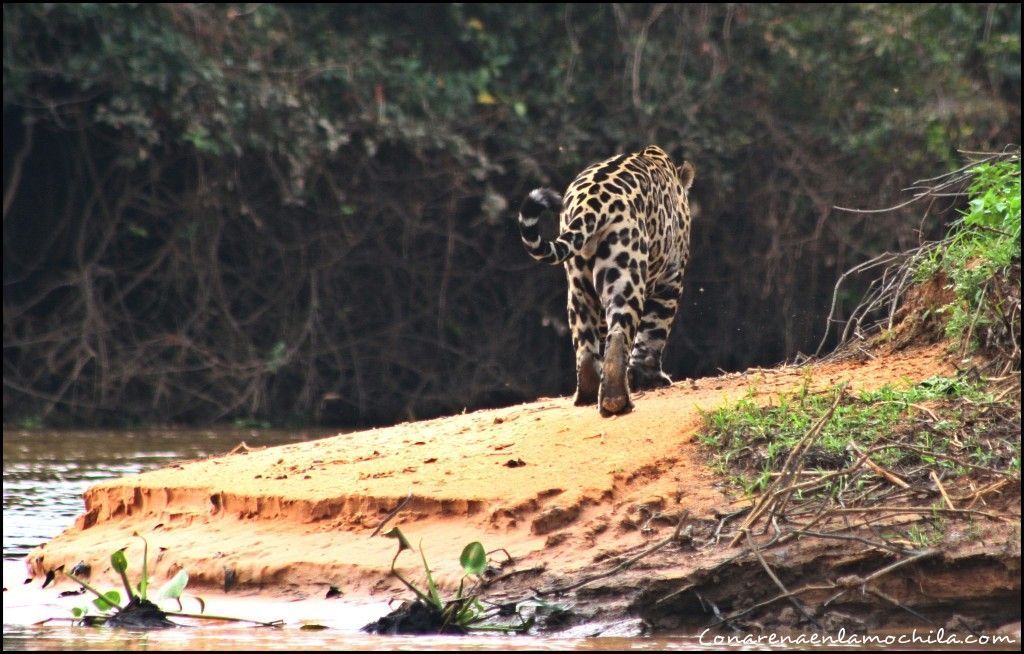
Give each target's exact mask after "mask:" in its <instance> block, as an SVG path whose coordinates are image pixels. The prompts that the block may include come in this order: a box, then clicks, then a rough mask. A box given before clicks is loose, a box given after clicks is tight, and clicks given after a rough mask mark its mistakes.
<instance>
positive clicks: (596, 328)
mask: <svg viewBox="0 0 1024 654" xmlns="http://www.w3.org/2000/svg"><path fill="white" fill-rule="evenodd" d="M566 272H567V274H568V277H569V327H570V328H571V329H572V344H573V349H575V351H576V397H575V398H574V403H575V404H576V406H583V405H586V404H595V403H596V402H597V395H598V391H599V389H600V387H601V340H600V337H601V335H602V331H603V330H602V327H603V325H602V324H601V319H600V315H601V314H600V309H601V305H600V302H599V301H598V298H597V292H596V291H595V290H594V286H593V284H592V283H591V282H590V270H589V268H588V267H587V265H586V262H585V261H582V260H581V261H572V262H567V263H566Z"/></svg>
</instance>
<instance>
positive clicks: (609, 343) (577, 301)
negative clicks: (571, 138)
mask: <svg viewBox="0 0 1024 654" xmlns="http://www.w3.org/2000/svg"><path fill="white" fill-rule="evenodd" d="M694 172H695V171H694V167H693V165H692V164H690V163H687V162H684V163H683V164H682V165H680V166H676V165H675V164H673V163H672V160H671V159H670V158H669V156H668V155H667V154H665V151H664V150H662V149H661V148H659V147H657V146H653V145H652V146H648V147H646V148H644V149H643V150H642V151H640V152H635V153H632V154H623V155H618V156H615V157H611V158H610V159H606V160H605V161H601V162H598V163H595V164H593V165H591V166H590V167H588V168H587V169H586V170H584V171H583V172H582V173H580V174H579V175H578V176H577V177H576V179H575V180H573V182H572V183H571V184H570V185H569V188H568V189H566V192H565V200H564V201H563V200H562V198H561V197H560V196H559V195H558V193H557V192H555V191H554V190H552V189H546V188H542V189H535V190H533V191H531V192H530V194H529V195H528V196H527V197H526V199H525V200H524V201H523V205H522V208H521V210H520V213H519V231H520V235H521V237H522V241H523V244H524V245H525V246H526V249H527V251H528V252H529V253H530V255H531V256H532V257H533V258H534V259H537V260H538V261H543V262H545V263H551V264H556V263H564V264H565V271H566V275H567V277H568V280H569V325H570V327H571V329H572V340H573V347H574V348H575V349H576V379H577V386H576V404H578V405H581V404H593V403H594V402H598V404H599V408H600V410H601V413H602V414H604V415H609V414H616V413H623V412H625V411H628V410H629V409H630V408H632V406H633V404H632V402H631V401H630V398H629V392H630V389H631V388H632V389H645V388H654V387H657V386H667V385H669V384H671V383H672V380H671V379H670V378H669V377H668V375H666V374H665V373H664V372H662V369H661V357H662V353H663V351H664V349H665V342H666V341H667V339H668V334H669V331H670V329H671V328H672V321H673V319H674V318H675V314H676V306H677V304H678V302H679V296H680V295H681V293H682V290H683V271H684V270H685V269H686V263H687V261H688V259H689V255H690V206H689V200H688V191H689V188H690V185H691V184H692V183H693V177H694ZM545 211H554V212H558V213H559V215H560V227H561V234H559V235H558V237H557V238H555V239H553V240H551V241H547V240H544V239H543V238H542V237H541V235H540V230H539V228H538V225H537V222H538V219H539V218H540V216H541V214H542V213H544V212H545ZM627 357H628V358H627Z"/></svg>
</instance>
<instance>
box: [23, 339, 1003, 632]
mask: <svg viewBox="0 0 1024 654" xmlns="http://www.w3.org/2000/svg"><path fill="white" fill-rule="evenodd" d="M943 353H944V351H943V348H942V346H941V345H937V346H931V347H928V348H919V349H912V350H907V351H904V352H898V353H894V354H891V355H889V356H886V357H885V358H884V359H883V358H878V359H870V358H866V360H864V361H845V362H833V363H822V364H818V365H816V366H809V367H806V368H780V369H773V370H752V371H747V372H746V373H743V374H733V375H725V376H722V377H716V378H708V379H701V380H694V381H682V382H678V383H676V384H675V385H674V386H672V387H671V388H667V389H662V390H659V391H654V392H649V393H646V394H641V395H639V396H638V397H637V398H636V409H635V410H634V411H633V412H632V413H631V414H628V415H625V416H620V417H616V418H610V419H602V418H601V417H600V416H599V415H598V413H597V410H596V409H594V408H593V407H574V406H573V405H572V402H571V399H570V398H558V399H548V400H542V401H539V402H535V403H532V404H527V405H521V406H517V407H509V408H505V409H497V410H491V411H480V412H476V413H472V414H466V415H459V416H452V417H449V418H443V419H437V420H431V421H425V422H418V423H408V424H402V425H397V426H395V427H390V428H386V429H377V430H370V431H364V432H358V433H351V434H345V435H341V436H336V437H333V438H327V439H322V440H319V441H311V442H307V443H301V444H293V445H287V446H281V447H274V448H267V449H262V450H245V449H241V450H240V451H238V452H235V453H232V454H228V455H225V456H220V457H215V458H210V459H206V460H201V461H195V462H191V463H184V464H178V465H174V466H170V467H168V468H165V469H161V470H157V471H154V472H150V473H146V474H142V475H137V476H132V477H125V478H122V479H118V480H115V481H111V482H106V483H103V484H99V485H97V486H95V487H93V488H91V489H90V490H89V491H88V492H87V493H86V496H85V511H84V513H83V514H82V515H81V516H80V517H79V518H78V520H77V523H76V525H75V526H74V527H73V528H71V529H69V530H67V531H66V532H65V533H63V534H61V535H60V536H59V537H57V538H55V539H54V540H52V541H51V542H49V543H47V544H46V545H45V546H43V547H40V548H39V549H37V550H35V551H33V552H32V553H31V554H30V556H29V558H28V561H29V566H30V573H31V574H32V575H33V576H35V577H36V578H39V577H41V576H42V575H43V574H44V573H45V571H46V570H49V569H53V568H55V567H57V566H59V565H62V564H64V565H68V566H71V565H74V564H75V563H77V562H79V561H85V562H87V563H89V564H91V566H92V569H93V570H94V571H95V572H94V580H96V581H98V582H104V581H105V582H107V583H114V582H115V579H113V578H112V577H107V578H105V579H104V578H103V574H104V571H105V570H106V569H107V567H108V566H107V563H106V562H107V560H108V558H109V555H110V553H111V552H112V551H114V550H116V549H119V548H122V547H128V553H129V556H130V558H133V560H138V559H139V558H140V556H139V553H138V550H140V545H139V542H138V539H135V538H133V537H132V534H133V533H135V532H138V533H140V534H143V535H145V537H146V538H147V539H148V541H149V544H150V548H151V549H150V551H151V562H155V573H154V577H155V578H156V579H157V580H163V579H164V578H168V577H170V576H172V575H173V574H174V573H175V572H176V571H177V570H178V569H180V568H182V567H184V568H185V569H187V570H188V571H189V573H190V576H191V580H192V581H191V584H190V587H192V588H197V589H201V588H203V587H206V588H210V589H219V590H225V591H228V592H232V593H262V594H268V595H273V596H278V597H280V596H287V597H295V598H305V597H309V598H314V597H316V598H322V597H324V596H325V594H326V592H327V591H328V590H329V589H330V588H331V587H335V588H337V589H338V590H340V591H341V593H342V594H343V595H344V596H346V597H348V598H352V599H355V598H362V599H366V600H367V601H380V600H386V599H388V598H390V597H406V596H407V594H408V592H407V591H406V589H404V588H403V587H402V586H401V585H400V584H399V583H398V582H397V581H396V580H395V579H394V578H392V577H390V576H389V575H388V570H389V566H390V563H391V559H392V557H393V555H394V552H395V549H394V541H391V540H388V539H384V538H381V537H379V536H377V537H371V534H372V533H373V532H374V530H375V529H376V528H377V527H378V526H379V524H380V522H381V520H382V519H383V518H384V517H385V516H386V515H387V514H388V513H389V512H391V511H392V510H393V509H394V508H395V507H396V506H397V505H399V503H400V502H402V501H403V500H405V499H406V498H407V497H408V498H409V499H408V502H407V503H406V504H405V505H404V506H403V508H402V509H401V511H399V512H398V513H397V514H396V515H395V516H394V517H393V518H392V520H391V522H390V523H389V524H390V525H398V526H400V527H401V528H402V530H403V531H404V532H405V533H406V535H408V536H409V538H410V539H411V540H412V542H413V543H414V544H415V545H419V544H420V543H422V547H423V550H424V553H425V555H426V557H427V559H428V560H429V561H430V564H431V568H432V569H433V570H434V573H435V577H436V578H437V580H438V581H439V583H440V585H441V586H442V588H446V589H448V590H452V589H453V588H454V587H455V586H456V585H457V583H458V581H459V579H460V578H461V571H460V568H459V564H458V556H459V552H460V551H461V550H462V548H463V546H464V545H465V544H466V543H469V542H471V541H476V540H479V541H481V542H483V544H484V545H485V547H486V548H487V549H494V548H504V549H505V550H507V551H508V553H509V554H510V555H511V557H512V559H513V563H511V564H506V565H505V566H503V567H500V568H496V569H495V570H494V574H493V575H491V579H490V581H489V586H488V588H487V593H488V596H493V598H494V599H496V600H500V599H503V598H504V599H507V600H509V601H514V600H517V599H525V598H527V597H530V596H533V595H535V594H536V593H538V592H539V593H540V594H541V595H542V596H544V597H546V598H550V599H551V600H552V601H558V602H561V603H564V604H566V605H570V604H571V605H572V608H571V610H570V611H567V612H559V613H558V614H557V615H552V616H546V618H545V620H546V621H545V622H543V624H546V626H547V628H548V629H551V630H557V629H583V630H586V629H588V628H593V629H599V627H598V626H597V625H600V624H619V625H620V626H621V625H622V624H624V623H623V621H631V622H627V623H625V624H629V625H633V626H634V627H635V628H637V629H639V628H641V626H643V628H648V629H651V628H653V629H656V630H663V629H687V630H691V629H694V628H697V627H700V626H702V625H706V624H708V623H709V622H711V621H713V620H714V619H715V617H716V615H724V614H733V613H737V612H739V611H743V610H746V609H748V608H750V607H754V605H757V604H759V603H761V602H768V603H767V604H765V606H764V607H763V608H756V607H755V608H753V609H751V610H750V611H748V612H747V613H745V614H744V615H742V616H738V617H735V618H734V623H735V624H737V625H738V626H751V627H756V626H758V625H760V626H770V625H771V624H783V625H790V626H793V627H795V628H803V627H804V626H805V625H810V626H812V627H813V626H814V625H815V623H817V624H818V625H819V626H821V627H825V626H829V625H832V626H834V625H835V624H839V623H840V622H842V623H843V624H846V623H845V622H843V620H844V618H837V617H835V616H837V615H838V616H849V624H850V625H853V626H857V625H860V626H862V627H863V628H879V627H886V626H894V627H899V626H905V625H908V624H917V623H925V624H926V623H927V621H930V622H934V623H936V624H946V623H948V622H949V621H950V620H953V619H954V616H960V617H959V618H958V619H962V620H965V621H967V622H968V623H970V625H971V628H982V627H984V628H989V627H993V626H999V625H1003V624H1006V623H1008V622H1012V621H1013V620H1014V619H1015V618H1014V615H1016V616H1017V617H1016V619H1018V620H1019V614H1020V609H1019V597H1020V532H1019V519H1018V521H1017V522H1016V524H1013V523H1012V522H1006V521H1000V520H988V519H984V518H983V517H982V516H976V519H974V520H972V521H971V522H970V524H968V523H967V522H966V521H965V523H964V526H963V528H962V529H960V528H958V527H956V525H957V524H958V522H957V519H953V518H951V519H950V521H949V525H950V526H951V528H950V529H947V530H946V534H947V535H946V539H947V541H948V542H945V541H944V542H943V543H935V544H934V545H933V549H934V550H935V553H932V554H928V555H927V556H922V557H921V558H920V559H917V560H914V561H912V562H909V563H905V564H903V565H901V566H899V567H898V568H896V569H894V570H892V571H889V572H885V573H884V574H882V575H879V576H878V577H874V578H871V576H872V575H873V574H875V573H877V572H879V571H880V570H884V569H885V568H886V566H889V565H891V564H893V563H894V562H896V561H897V560H899V559H900V557H897V556H895V555H893V554H892V553H891V552H890V553H887V552H885V551H879V550H878V549H877V548H872V547H867V546H865V544H864V542H862V541H857V540H843V539H834V540H823V539H811V538H805V539H791V540H790V541H787V542H785V543H773V542H771V535H772V534H771V532H770V531H769V532H766V533H765V534H764V535H761V536H759V537H758V539H759V540H760V541H761V545H759V546H757V547H759V548H760V549H758V550H757V551H754V550H752V549H751V548H750V546H749V545H748V544H746V543H740V544H738V545H737V546H735V547H730V546H729V543H728V542H718V539H717V538H716V530H718V529H720V525H721V524H722V521H723V517H724V516H728V515H731V514H735V513H736V512H737V511H739V510H741V509H743V508H744V507H745V506H746V503H744V502H737V501H736V500H734V499H733V498H731V497H730V496H729V495H727V494H726V493H725V492H724V487H723V485H722V481H721V479H720V478H719V477H716V475H715V474H714V473H713V472H712V471H710V470H709V469H708V467H707V460H706V459H707V455H706V452H704V451H703V450H702V449H701V447H700V446H699V445H698V444H697V443H696V442H695V441H694V434H695V431H696V430H697V428H698V427H699V425H700V423H701V415H700V412H701V411H702V410H709V409H712V408H714V407H716V406H720V405H722V404H724V403H729V402H732V401H735V400H737V399H739V398H741V397H744V396H747V395H748V394H752V397H753V398H755V399H756V400H757V401H761V402H769V401H771V400H772V398H773V397H776V396H777V395H778V394H779V393H783V392H787V391H791V390H794V389H796V388H800V387H805V386H806V387H808V388H811V389H815V388H818V389H824V388H828V387H830V386H832V385H834V384H836V383H839V382H844V381H846V382H849V383H850V385H851V386H852V387H854V388H863V389H873V388H877V387H880V386H882V385H884V384H895V383H904V382H917V381H921V380H923V379H927V378H929V377H932V376H935V375H942V374H951V373H952V368H951V367H950V366H949V364H948V363H947V362H946V361H945V360H944V358H943ZM989 500H990V501H993V502H995V501H998V502H1002V503H1004V504H1006V505H1007V506H1010V505H1012V503H1013V502H1014V501H1016V503H1017V506H1018V507H1019V482H1018V483H1017V484H1016V485H1010V486H1009V487H1006V488H1004V489H1002V490H1001V491H1000V492H999V493H997V494H995V495H994V496H992V497H990V498H989ZM1017 513H1018V514H1019V508H1018V509H1017ZM684 518H685V519H684ZM912 519H914V516H907V515H902V516H900V515H895V516H888V517H887V518H886V521H885V522H882V523H880V524H879V525H875V526H873V527H872V528H873V529H879V528H883V527H885V526H886V525H894V524H898V523H899V522H900V521H907V520H912ZM680 520H683V522H682V524H680ZM677 529H678V532H677ZM868 531H869V532H870V529H869V530H868ZM958 534H960V535H958ZM850 535H853V536H856V534H850ZM659 544H661V546H660V547H655V546H658V545H659ZM652 548H654V549H652ZM762 550H763V551H762ZM414 558H415V557H409V558H407V559H402V563H403V567H402V569H403V572H405V573H407V576H410V577H413V578H416V577H417V576H418V575H419V574H421V568H419V567H418V566H417V565H416V561H415V560H414ZM627 563H630V565H625V564H627ZM767 569H770V570H771V571H772V572H773V574H774V576H775V577H777V578H778V582H779V583H781V584H782V587H785V588H788V589H789V590H793V589H794V588H802V587H803V586H806V585H818V586H822V588H821V589H820V590H808V591H806V593H807V594H806V595H804V594H801V602H802V604H801V605H800V606H801V608H799V609H798V608H797V607H796V606H795V605H794V604H792V603H791V602H789V601H787V599H785V598H782V599H776V600H774V601H768V600H772V598H773V597H774V596H777V595H780V594H784V592H783V591H781V590H779V588H780V587H779V585H778V584H777V583H776V582H775V581H774V580H773V579H772V576H771V575H769V574H768V573H767V572H766V570H767ZM612 571H615V573H614V574H611V575H609V576H606V577H602V578H596V579H594V578H593V577H594V576H595V575H599V574H605V573H608V572H612ZM868 578H871V579H870V582H871V583H870V584H867V585H865V584H866V582H865V580H866V579H868ZM581 582H587V583H582V584H581ZM830 585H831V587H829V586H830ZM865 588H866V589H869V590H870V591H871V592H868V591H867V590H864V589H865ZM559 589H564V590H563V592H558V590H559ZM843 590H846V591H848V592H845V593H842V594H841V595H840V596H839V597H837V598H836V599H834V600H832V602H831V603H830V604H829V607H830V608H829V610H827V611H823V612H822V613H821V614H820V615H816V614H815V611H816V610H817V609H814V608H812V607H819V606H821V605H824V603H825V601H826V600H828V599H829V598H830V597H831V596H832V595H835V594H837V593H839V591H843ZM875 591H877V592H875ZM815 593H817V595H815ZM819 596H820V597H819ZM886 598H887V599H886ZM1013 598H1015V601H1016V604H1014V601H1013ZM897 605H899V606H902V607H904V609H909V610H904V609H901V608H897ZM915 613H916V614H917V615H915ZM982 619H984V622H985V624H983V625H980V623H979V620H982ZM837 621H838V622H837ZM914 621H917V622H914ZM922 621H926V622H922ZM588 625H589V627H588Z"/></svg>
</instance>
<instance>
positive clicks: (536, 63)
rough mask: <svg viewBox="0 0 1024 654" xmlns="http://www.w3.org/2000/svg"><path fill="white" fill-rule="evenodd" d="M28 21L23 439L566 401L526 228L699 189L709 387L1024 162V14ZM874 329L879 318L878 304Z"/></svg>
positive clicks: (687, 372)
mask: <svg viewBox="0 0 1024 654" xmlns="http://www.w3.org/2000/svg"><path fill="white" fill-rule="evenodd" d="M3 12H4V13H3V17H4V27H3V30H4V58H3V68H4V81H3V88H4V119H3V124H4V127H3V129H4V134H3V136H4V148H3V149H4V235H3V247H4V256H3V270H4V273H3V274H4V293H3V303H4V306H3V322H4V400H3V402H4V415H5V420H6V421H8V422H11V421H14V420H19V419H26V418H31V419H34V420H37V421H39V420H41V421H42V422H44V423H46V424H86V423H119V424H125V423H128V424H132V423H138V422H153V421H160V422H208V421H216V420H225V419H253V418H255V419H258V420H269V421H272V422H275V423H281V422H293V423H300V422H308V421H311V420H324V421H330V422H336V423H343V424H370V423H387V422H394V421H395V420H400V419H405V418H407V417H414V416H415V417H423V416H426V415H435V414H439V413H443V412H449V411H453V410H459V409H462V408H463V407H477V406H486V405H494V404H501V403H508V402H514V401H520V400H523V399H527V398H532V397H535V396H537V395H538V394H551V393H565V392H569V391H571V386H572V383H573V374H572V365H573V364H572V353H571V348H570V345H569V338H568V335H567V334H566V332H565V316H564V312H565V308H564V307H565V304H564V302H565V300H564V295H565V286H564V284H565V282H564V279H563V276H562V272H561V270H560V268H543V267H539V266H537V265H535V264H534V263H533V262H532V261H531V260H529V258H528V257H526V255H525V254H524V253H523V252H522V249H521V246H520V245H519V242H518V237H517V234H516V231H515V227H514V223H513V221H512V216H513V214H514V211H515V209H516V208H517V206H518V202H519V199H520V198H521V197H522V196H523V195H524V194H525V193H526V192H527V191H529V189H531V188H533V187H536V186H539V185H542V184H543V185H552V186H556V187H562V188H564V186H565V185H566V184H567V183H568V182H569V181H570V180H571V178H572V176H573V175H574V174H575V173H576V172H577V171H578V170H579V169H580V168H581V167H583V166H584V165H586V164H587V163H589V162H591V161H593V160H596V159H600V158H603V157H606V156H608V155H610V154H613V153H615V152H619V151H625V150H629V149H632V148H637V147H641V146H643V145H646V144H648V143H657V144H659V145H661V146H662V147H664V148H666V149H667V150H668V151H669V152H670V153H671V154H673V156H675V157H677V158H682V157H686V158H687V159H690V160H692V161H693V162H694V163H695V164H696V166H697V169H698V176H697V182H696V185H695V188H694V191H693V195H694V199H695V203H696V204H697V205H699V212H698V214H697V216H696V222H695V226H694V241H693V258H692V264H691V268H690V270H689V271H688V272H687V280H688V282H687V289H686V292H685V295H684V299H683V302H682V305H681V311H680V317H679V319H678V321H677V323H676V328H675V332H674V334H673V337H672V342H671V343H670V346H669V351H668V358H667V360H666V369H667V370H668V371H669V372H670V373H672V374H674V376H676V377H680V376H695V375H699V374H705V373H709V372H714V371H715V370H716V369H717V368H723V369H737V368H743V367H746V366H749V365H756V364H770V363H773V362H776V361H778V360H780V359H783V358H785V357H789V356H792V355H794V354H796V353H797V352H798V351H805V352H806V351H810V350H813V349H814V346H815V345H816V342H817V340H816V339H818V338H820V336H821V334H822V331H823V330H824V316H825V314H826V313H827V308H828V305H829V301H830V298H831V290H832V286H833V284H834V282H835V280H836V278H837V277H838V275H839V274H840V273H841V271H843V270H845V269H846V268H848V267H850V266H851V265H853V264H854V263H857V262H859V261H863V260H865V259H867V258H869V257H870V256H872V255H874V254H877V253H879V252H881V251H883V250H886V249H905V248H907V247H911V246H914V245H917V244H918V243H919V242H920V240H921V239H922V238H935V237H939V236H941V235H942V234H944V232H945V227H946V224H948V223H949V222H950V221H952V220H953V219H955V218H956V216H957V214H956V213H955V211H954V209H956V208H957V207H962V203H961V204H959V205H958V204H957V202H958V201H957V200H954V199H951V200H950V201H949V203H948V205H939V204H938V203H935V204H933V205H932V206H931V207H930V208H929V209H928V215H927V216H926V217H924V218H922V209H921V208H919V207H916V206H914V207H910V208H908V209H905V210H902V211H895V212H891V213H886V214H852V213H844V212H839V211H836V210H835V209H834V208H833V207H834V206H835V205H840V206H855V207H861V208H878V207H883V206H889V205H892V204H895V201H896V200H898V199H900V190H901V189H902V188H903V187H906V186H908V185H909V184H910V183H911V182H912V181H913V180H915V179H919V178H924V177H931V176H934V175H936V174H939V173H942V172H946V171H948V170H952V169H954V168H958V167H959V166H960V165H962V162H963V161H962V157H961V156H960V155H959V154H958V153H957V150H958V149H965V150H1000V149H1002V148H1003V147H1004V146H1005V145H1006V144H1008V143H1019V141H1020V125H1021V120H1020V119H1021V116H1020V5H1019V4H984V5H957V4H942V5H827V6H815V7H813V8H809V7H807V6H798V5H743V4H739V5H735V4H734V5H701V4H687V5H585V6H584V5H581V6H571V5H555V4H544V5H540V4H527V5H522V4H516V5H497V4H487V5H464V4H457V5H379V4H363V5H352V4H349V5H332V6H325V5H280V6H279V5H240V4H227V5H96V4H83V5H71V4H68V5H62V4H32V5H28V4H6V5H4V9H3ZM848 293H849V295H848V296H847V297H845V298H844V301H846V302H848V303H850V304H851V305H852V304H854V303H855V302H856V299H857V294H858V289H857V287H856V286H852V287H851V288H850V290H849V291H848Z"/></svg>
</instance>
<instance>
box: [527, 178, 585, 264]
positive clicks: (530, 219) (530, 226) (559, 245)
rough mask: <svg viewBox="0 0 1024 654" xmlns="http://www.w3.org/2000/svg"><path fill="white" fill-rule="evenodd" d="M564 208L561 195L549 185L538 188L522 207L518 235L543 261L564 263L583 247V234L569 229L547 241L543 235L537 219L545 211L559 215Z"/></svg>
mask: <svg viewBox="0 0 1024 654" xmlns="http://www.w3.org/2000/svg"><path fill="white" fill-rule="evenodd" d="M561 210H562V196H561V195H559V194H558V193H557V192H555V191H554V190H552V189H549V188H537V189H534V190H532V191H530V194H529V195H527V196H526V199H525V200H523V206H522V207H521V208H520V209H519V236H520V237H521V238H522V240H523V245H524V246H525V247H526V251H527V252H529V253H530V256H531V257H533V258H534V259H536V260H537V261H541V262H543V263H550V264H556V263H562V262H563V261H565V260H566V259H568V258H569V257H571V256H572V255H574V254H576V253H577V252H579V251H580V249H581V248H582V247H583V240H584V239H583V238H582V235H580V234H575V233H573V232H571V231H566V232H565V233H564V234H560V235H559V236H558V238H556V239H554V240H551V241H545V240H544V238H543V237H541V235H540V227H539V226H538V225H537V221H538V220H540V217H541V215H542V214H543V213H544V212H545V211H551V212H553V213H554V214H556V215H557V214H558V213H559V212H560V211H561Z"/></svg>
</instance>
